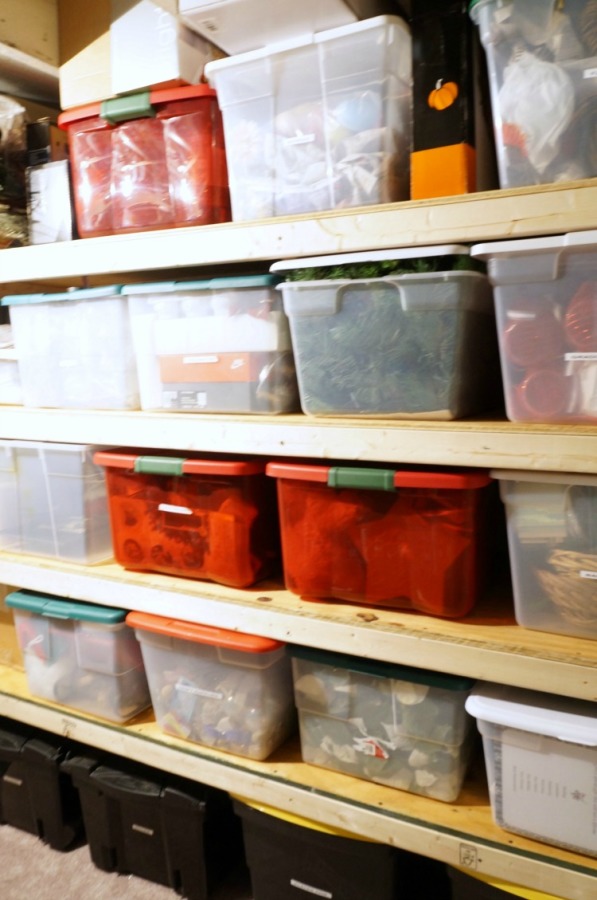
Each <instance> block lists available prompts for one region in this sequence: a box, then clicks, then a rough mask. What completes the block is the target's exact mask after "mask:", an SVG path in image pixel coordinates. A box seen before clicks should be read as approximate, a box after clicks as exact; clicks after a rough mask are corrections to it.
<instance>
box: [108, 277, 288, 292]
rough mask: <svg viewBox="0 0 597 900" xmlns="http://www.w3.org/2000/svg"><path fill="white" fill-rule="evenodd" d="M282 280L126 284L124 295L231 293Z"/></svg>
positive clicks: (273, 284) (217, 280)
mask: <svg viewBox="0 0 597 900" xmlns="http://www.w3.org/2000/svg"><path fill="white" fill-rule="evenodd" d="M281 280H282V278H281V276H277V275H267V274H266V275H237V276H233V277H229V278H206V279H203V280H200V281H153V282H146V283H143V284H126V285H124V287H123V289H122V293H123V294H173V293H176V292H182V291H229V290H233V289H239V288H258V287H275V286H276V285H277V284H279V283H280V281H281Z"/></svg>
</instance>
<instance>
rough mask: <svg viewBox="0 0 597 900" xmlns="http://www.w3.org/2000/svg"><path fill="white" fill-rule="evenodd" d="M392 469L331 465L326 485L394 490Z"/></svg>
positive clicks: (393, 472) (394, 474)
mask: <svg viewBox="0 0 597 900" xmlns="http://www.w3.org/2000/svg"><path fill="white" fill-rule="evenodd" d="M395 476H396V472H395V471H394V469H367V468H362V469H359V468H356V467H351V466H332V467H331V469H330V471H329V472H328V487H334V488H361V489H365V490H372V491H395V490H396V487H395V484H394V479H395Z"/></svg>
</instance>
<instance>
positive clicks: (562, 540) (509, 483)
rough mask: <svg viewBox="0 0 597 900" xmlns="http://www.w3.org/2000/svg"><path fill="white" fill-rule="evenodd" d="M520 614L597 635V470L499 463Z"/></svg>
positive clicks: (543, 624)
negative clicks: (558, 469)
mask: <svg viewBox="0 0 597 900" xmlns="http://www.w3.org/2000/svg"><path fill="white" fill-rule="evenodd" d="M491 474H492V476H493V477H494V478H497V479H499V483H500V494H501V497H502V500H503V502H504V505H505V509H506V519H507V524H508V546H509V551H510V564H511V565H510V568H511V572H512V582H513V591H514V610H515V615H516V621H517V622H518V624H519V625H523V626H525V627H526V628H534V629H537V630H538V631H550V632H554V633H555V634H570V635H574V636H575V637H581V638H592V639H597V605H596V603H595V597H596V587H595V582H596V580H597V476H595V475H576V474H568V473H565V474H561V473H557V472H517V471H515V470H503V471H501V470H499V471H498V470H495V471H493V472H492V473H491Z"/></svg>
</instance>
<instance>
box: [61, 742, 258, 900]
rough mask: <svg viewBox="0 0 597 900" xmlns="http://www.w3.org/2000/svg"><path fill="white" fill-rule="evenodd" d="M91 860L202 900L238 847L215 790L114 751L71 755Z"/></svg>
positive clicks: (227, 808) (228, 811)
mask: <svg viewBox="0 0 597 900" xmlns="http://www.w3.org/2000/svg"><path fill="white" fill-rule="evenodd" d="M62 768H63V771H64V772H65V773H66V774H68V775H69V777H70V778H71V779H72V781H73V784H74V785H75V787H76V789H77V791H78V794H79V797H80V802H81V807H82V811H83V821H84V823H85V833H86V837H87V841H88V843H89V853H90V857H91V860H92V862H93V863H94V864H95V865H96V866H97V868H98V869H102V870H104V871H107V872H119V873H131V874H133V875H137V876H139V877H140V878H146V879H147V880H148V881H153V882H157V883H158V884H164V885H167V886H168V887H171V888H173V890H175V891H176V892H177V893H178V894H181V895H182V896H184V897H188V898H189V900H207V898H208V897H211V896H212V891H213V890H214V888H215V887H216V886H217V885H218V884H219V883H220V882H221V880H222V879H223V878H224V876H225V874H226V872H227V871H230V869H231V868H233V866H234V865H235V864H236V863H237V862H238V859H239V856H240V853H241V845H240V840H239V838H240V832H239V829H238V827H237V823H236V822H235V816H234V814H233V811H232V805H231V803H230V800H229V798H228V796H227V794H225V793H224V792H223V791H218V790H216V789H215V788H210V787H207V786H205V785H202V784H199V783H197V782H194V781H190V780H188V779H184V778H179V777H176V776H174V775H170V774H167V773H165V772H161V771H159V770H157V769H153V768H150V767H148V766H143V765H140V764H139V763H134V762H130V761H128V760H125V759H122V758H120V757H114V756H101V755H94V753H93V751H91V750H89V751H87V752H85V754H84V755H76V756H72V757H71V758H70V759H69V760H67V761H65V762H64V763H63V766H62Z"/></svg>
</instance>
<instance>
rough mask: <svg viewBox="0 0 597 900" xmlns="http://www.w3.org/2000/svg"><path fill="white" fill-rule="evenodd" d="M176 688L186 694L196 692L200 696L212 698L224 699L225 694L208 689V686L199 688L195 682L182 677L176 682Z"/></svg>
mask: <svg viewBox="0 0 597 900" xmlns="http://www.w3.org/2000/svg"><path fill="white" fill-rule="evenodd" d="M176 690H177V691H182V692H183V693H185V694H196V695H197V696H198V697H209V698H210V699H211V700H223V699H224V694H222V692H221V691H208V690H207V689H206V688H198V687H197V686H196V685H195V684H192V683H191V682H188V681H183V680H182V679H180V678H179V680H178V681H177V682H176Z"/></svg>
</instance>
